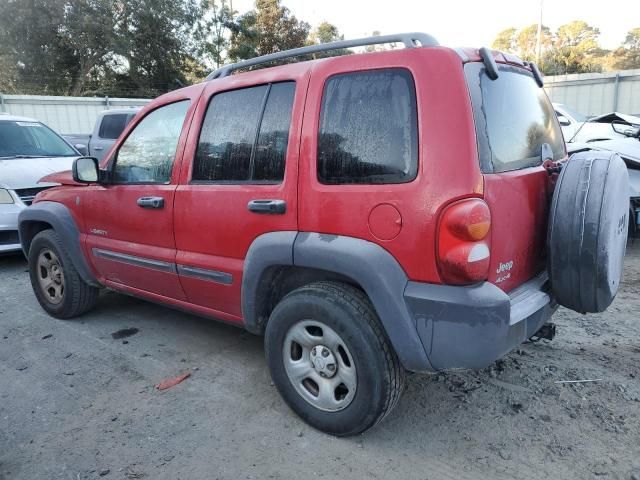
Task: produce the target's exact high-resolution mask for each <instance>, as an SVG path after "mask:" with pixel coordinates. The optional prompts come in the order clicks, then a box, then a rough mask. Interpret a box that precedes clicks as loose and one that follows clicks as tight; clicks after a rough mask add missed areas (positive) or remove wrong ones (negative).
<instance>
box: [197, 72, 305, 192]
mask: <svg viewBox="0 0 640 480" xmlns="http://www.w3.org/2000/svg"><path fill="white" fill-rule="evenodd" d="M294 95H295V83H294V82H282V83H275V84H272V85H262V86H259V87H253V88H245V89H242V90H234V91H231V92H224V93H219V94H217V95H216V96H215V97H213V99H212V100H211V103H210V104H209V107H208V109H207V114H206V116H205V120H204V122H203V125H202V131H201V133H200V141H199V143H198V151H197V153H196V158H195V162H194V169H193V176H192V179H193V180H194V181H200V182H235V183H238V182H255V183H273V182H280V181H282V179H283V177H284V166H285V157H286V153H287V143H288V140H289V125H290V123H291V110H292V108H293V98H294ZM265 96H266V103H265ZM256 135H257V138H256Z"/></svg>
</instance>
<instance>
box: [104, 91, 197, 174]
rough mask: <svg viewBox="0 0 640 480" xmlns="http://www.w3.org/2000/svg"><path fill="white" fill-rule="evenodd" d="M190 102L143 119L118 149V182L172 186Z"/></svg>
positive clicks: (183, 102)
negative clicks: (175, 163) (177, 151)
mask: <svg viewBox="0 0 640 480" xmlns="http://www.w3.org/2000/svg"><path fill="white" fill-rule="evenodd" d="M188 108H189V102H188V101H187V100H185V101H182V102H177V103H172V104H170V105H166V106H164V107H160V108H158V109H157V110H154V111H153V112H151V113H150V114H148V115H147V116H146V117H144V118H143V119H142V121H141V122H140V123H138V125H136V127H135V129H134V130H133V131H132V132H131V133H130V134H129V136H128V137H127V139H126V140H125V141H124V143H123V144H122V145H121V146H120V149H119V150H118V156H117V158H116V165H115V169H114V181H115V182H116V183H168V182H169V179H170V177H171V170H172V168H173V162H174V160H175V156H176V148H177V147H178V140H179V138H180V133H181V131H182V124H183V123H184V118H185V116H186V114H187V109H188Z"/></svg>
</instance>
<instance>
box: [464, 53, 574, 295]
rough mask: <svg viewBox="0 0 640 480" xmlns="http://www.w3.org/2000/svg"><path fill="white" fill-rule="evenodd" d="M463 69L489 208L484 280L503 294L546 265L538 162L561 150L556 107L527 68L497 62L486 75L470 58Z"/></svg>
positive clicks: (544, 196)
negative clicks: (494, 72)
mask: <svg viewBox="0 0 640 480" xmlns="http://www.w3.org/2000/svg"><path fill="white" fill-rule="evenodd" d="M465 74H466V76H467V82H468V84H469V89H470V92H471V99H472V103H473V109H474V117H475V123H476V132H477V140H478V153H479V157H480V164H481V168H482V171H483V172H484V197H485V200H486V202H487V203H488V204H489V207H490V209H491V267H490V271H489V281H490V282H492V283H495V284H496V285H497V286H499V287H500V288H501V289H503V290H504V291H507V292H508V291H510V290H512V289H513V288H515V287H517V286H518V285H520V284H522V283H524V282H525V281H527V280H529V279H531V278H533V277H534V276H535V275H537V274H538V273H540V272H541V271H542V270H543V269H544V261H545V248H546V235H547V217H548V210H549V203H550V201H551V194H552V190H551V188H550V187H551V185H550V183H549V176H548V174H547V172H546V170H545V169H544V168H543V167H542V162H543V157H544V159H551V160H555V161H557V160H561V159H563V158H565V157H566V151H565V146H564V141H563V138H562V132H561V130H560V125H559V124H558V120H557V118H556V115H555V112H554V109H553V107H552V105H551V103H550V102H549V99H548V98H547V96H546V94H545V92H544V90H543V89H542V88H539V87H538V86H537V84H536V83H535V81H534V79H533V76H532V75H531V73H530V72H529V71H528V70H525V69H524V68H520V67H515V66H509V65H500V66H499V76H498V78H497V79H496V80H491V79H490V78H489V77H488V76H487V75H486V73H485V69H484V66H483V64H482V63H479V62H473V63H468V64H467V65H465ZM545 144H546V145H545ZM543 151H544V153H543Z"/></svg>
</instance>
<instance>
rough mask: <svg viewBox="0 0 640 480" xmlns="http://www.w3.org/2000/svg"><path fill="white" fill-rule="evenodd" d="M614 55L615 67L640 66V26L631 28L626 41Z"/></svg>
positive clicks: (630, 67)
mask: <svg viewBox="0 0 640 480" xmlns="http://www.w3.org/2000/svg"><path fill="white" fill-rule="evenodd" d="M612 56H613V62H612V63H613V65H612V66H613V68H614V69H620V70H628V69H632V68H640V28H634V29H632V30H629V32H628V33H627V37H626V39H625V41H624V43H623V44H622V46H621V47H620V48H618V49H616V50H615V51H614V52H613V54H612Z"/></svg>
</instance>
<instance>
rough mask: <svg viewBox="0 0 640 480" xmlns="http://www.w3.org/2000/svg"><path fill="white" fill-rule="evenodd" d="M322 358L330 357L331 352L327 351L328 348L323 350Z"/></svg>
mask: <svg viewBox="0 0 640 480" xmlns="http://www.w3.org/2000/svg"><path fill="white" fill-rule="evenodd" d="M322 356H323V357H328V356H329V350H327V349H326V348H323V349H322Z"/></svg>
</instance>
